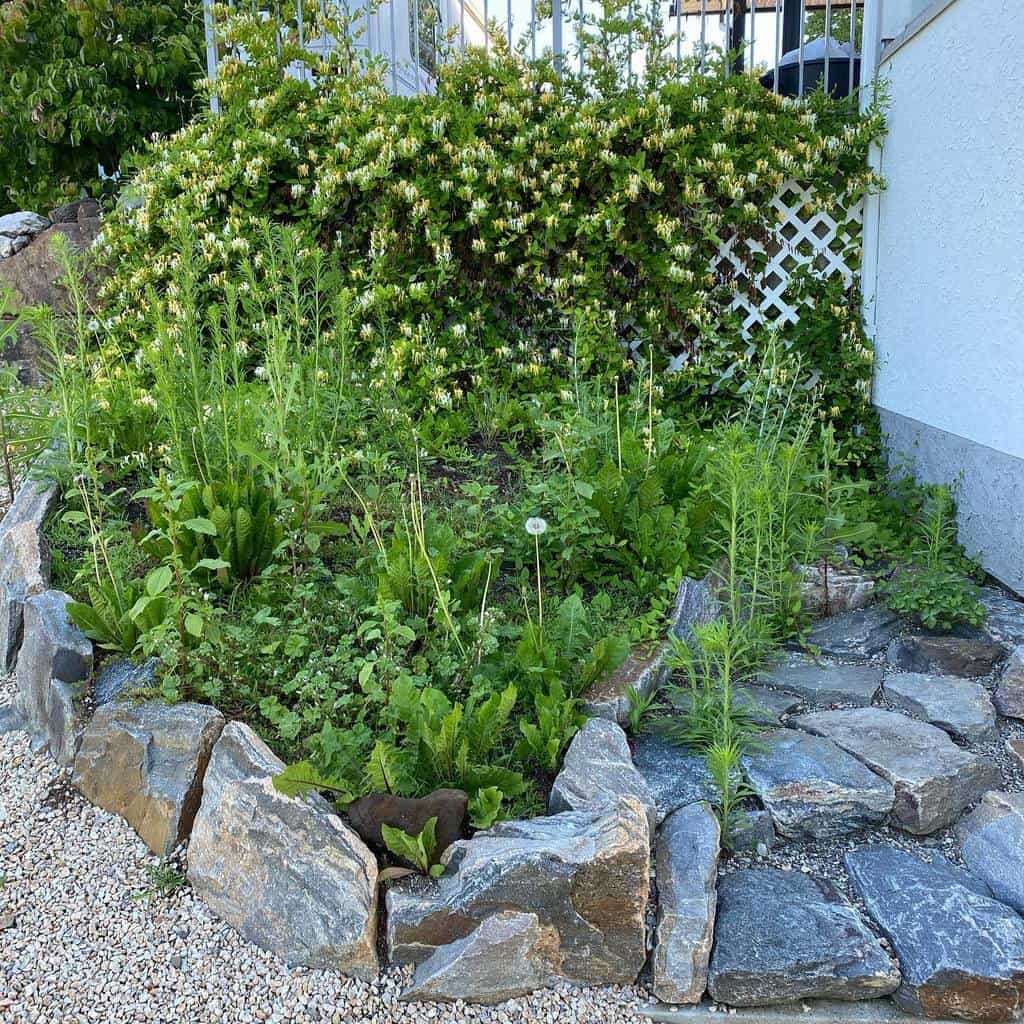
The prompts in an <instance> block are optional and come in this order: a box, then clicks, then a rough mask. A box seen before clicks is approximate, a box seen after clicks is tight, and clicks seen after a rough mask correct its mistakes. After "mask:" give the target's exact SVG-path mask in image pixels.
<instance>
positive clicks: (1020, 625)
mask: <svg viewBox="0 0 1024 1024" xmlns="http://www.w3.org/2000/svg"><path fill="white" fill-rule="evenodd" d="M978 600H980V601H981V603H982V604H983V605H984V606H985V612H986V613H987V616H988V618H987V620H986V622H985V625H984V626H983V627H982V629H984V631H985V633H986V634H987V635H988V637H989V638H990V639H991V640H995V641H997V642H998V643H1003V644H1010V645H1012V646H1016V645H1017V644H1024V601H1021V600H1019V599H1018V598H1015V597H1010V595H1009V594H1006V593H1004V592H1003V591H1001V590H997V589H996V588H995V587H982V588H981V590H980V592H979V593H978Z"/></svg>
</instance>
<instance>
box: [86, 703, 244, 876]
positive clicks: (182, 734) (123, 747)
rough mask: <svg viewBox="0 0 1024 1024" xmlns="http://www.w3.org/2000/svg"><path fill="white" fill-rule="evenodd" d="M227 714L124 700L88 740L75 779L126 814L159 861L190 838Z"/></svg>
mask: <svg viewBox="0 0 1024 1024" xmlns="http://www.w3.org/2000/svg"><path fill="white" fill-rule="evenodd" d="M223 727H224V716H223V715H222V714H221V713H220V712H219V711H217V710H216V709H214V708H211V707H208V706H206V705H204V704H191V703H186V704H164V703H162V702H160V701H149V702H147V703H145V704H128V703H124V702H118V703H114V704H107V705H104V706H103V707H101V708H99V709H98V710H97V711H96V713H95V714H94V715H93V717H92V720H91V721H90V722H89V724H88V725H87V726H86V728H85V731H84V733H83V734H82V743H81V746H80V747H79V750H78V755H77V757H76V758H75V766H74V774H73V776H72V781H73V782H74V784H75V785H76V786H77V787H78V789H79V790H80V791H81V793H82V795H83V796H84V797H85V798H86V800H88V801H89V802H90V803H92V804H95V805H96V806H97V807H102V808H103V809H104V810H107V811H111V812H112V813H114V814H119V815H120V816H121V817H122V818H124V819H125V821H127V822H128V824H129V825H131V826H132V828H134V829H135V831H136V832H138V834H139V836H140V837H141V838H142V841H143V842H144V843H145V844H146V845H147V846H148V847H149V848H150V849H151V850H152V851H153V853H155V854H156V855H157V856H159V857H169V856H170V855H171V853H172V852H173V851H174V849H175V848H176V847H177V846H178V845H179V844H180V843H182V842H184V840H186V839H187V838H188V836H189V833H190V832H191V830H192V822H193V819H194V818H195V815H196V811H197V810H198V809H199V799H200V797H201V795H202V791H203V774H204V773H205V771H206V766H207V764H208V763H209V760H210V753H211V752H212V750H213V745H214V743H215V742H216V740H217V737H218V736H219V735H220V732H221V729H222V728H223Z"/></svg>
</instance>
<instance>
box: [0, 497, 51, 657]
mask: <svg viewBox="0 0 1024 1024" xmlns="http://www.w3.org/2000/svg"><path fill="white" fill-rule="evenodd" d="M57 496H58V488H57V485H56V484H55V483H53V482H52V481H50V480H44V479H36V478H34V477H30V478H29V479H28V480H26V481H25V482H24V483H23V484H22V485H21V487H20V488H19V490H18V493H17V495H16V496H15V499H14V503H13V504H12V505H11V507H10V508H9V509H8V510H7V514H6V515H5V516H4V518H3V522H0V671H3V672H9V671H10V670H11V669H12V668H14V664H15V661H16V660H17V657H18V649H19V648H20V647H21V635H22V627H23V618H24V610H25V601H26V599H27V598H29V597H31V596H32V595H34V594H39V593H42V591H44V590H46V588H47V587H48V586H49V585H50V552H49V549H48V547H47V545H46V541H45V540H44V539H43V535H42V529H43V523H44V521H45V520H46V517H47V516H48V515H49V514H50V512H51V511H52V509H53V506H54V504H55V503H56V501H57Z"/></svg>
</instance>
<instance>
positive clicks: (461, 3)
mask: <svg viewBox="0 0 1024 1024" xmlns="http://www.w3.org/2000/svg"><path fill="white" fill-rule="evenodd" d="M214 3H215V0H203V9H204V18H205V25H206V41H207V64H208V72H209V75H210V77H211V78H213V79H215V78H216V75H217V68H218V64H219V62H220V61H221V60H222V59H223V58H224V55H225V52H226V49H225V46H224V44H223V41H222V40H221V39H220V38H219V32H218V26H217V24H216V22H215V18H214ZM541 3H543V4H544V10H543V14H544V16H541V10H540V6H539V5H540V4H541ZM873 3H876V4H877V3H878V0H655V2H654V3H649V2H648V0H631V6H629V7H627V8H626V9H625V14H626V16H627V17H630V18H633V19H636V21H637V24H638V25H639V24H640V22H641V21H643V23H644V24H645V25H646V27H647V31H646V32H645V33H640V32H638V36H639V35H646V36H647V37H648V38H650V36H651V35H652V34H655V35H656V36H657V39H658V42H657V44H656V45H658V46H659V48H660V49H661V51H662V55H663V56H670V57H671V56H675V57H676V58H679V67H680V68H682V67H684V64H683V62H682V58H684V57H686V58H689V57H693V56H696V57H698V58H699V66H701V67H704V66H705V65H706V64H707V63H709V62H710V61H711V60H712V59H713V58H715V57H717V56H721V55H723V54H729V60H728V61H727V62H726V71H727V73H728V72H731V71H755V72H756V73H758V74H759V75H761V77H762V81H763V83H764V84H765V86H766V87H767V88H771V89H773V90H774V91H776V92H782V93H784V94H786V95H803V94H804V93H805V92H807V91H810V90H811V89H813V88H815V87H817V86H818V85H819V84H820V83H821V82H823V81H824V82H827V83H828V87H829V89H830V91H832V92H833V93H834V94H839V95H847V94H849V93H851V92H853V91H854V90H855V89H856V88H857V86H858V85H859V82H860V79H861V71H860V63H861V53H862V50H863V47H864V40H863V30H862V24H863V23H864V8H865V5H867V6H869V7H870V6H872V4H873ZM548 5H550V7H548ZM228 6H229V7H235V6H236V5H235V4H229V5H228ZM237 6H239V7H242V6H248V4H247V0H238V3H237ZM249 9H252V10H256V11H258V12H259V13H260V15H261V16H262V17H264V18H266V19H276V20H278V21H279V22H280V31H281V32H282V34H283V35H287V36H288V37H289V38H291V39H292V40H293V41H297V42H298V44H299V46H300V48H303V49H305V50H306V51H307V52H308V53H309V54H310V60H309V61H308V62H302V63H298V64H293V65H290V66H289V67H288V68H287V69H284V70H285V72H286V73H288V74H292V75H294V76H297V77H301V76H303V75H311V74H315V73H316V66H317V63H318V60H319V59H320V58H322V57H324V56H326V54H327V53H328V52H329V51H330V50H331V49H332V48H333V46H334V44H335V40H334V37H333V36H332V35H331V30H330V29H329V28H328V27H327V26H328V25H332V26H333V25H336V24H338V23H342V24H345V25H347V26H349V30H350V31H351V32H352V33H353V35H354V36H355V37H357V39H358V42H357V43H356V46H357V47H358V48H359V49H360V50H361V51H363V52H365V54H366V56H367V57H368V58H373V59H377V60H383V61H384V62H385V63H386V64H387V66H388V69H389V75H390V79H391V88H392V90H393V91H395V92H399V93H403V94H413V93H417V92H429V91H432V89H433V87H434V81H435V77H434V76H435V73H436V71H437V67H438V62H439V61H441V60H443V59H445V55H446V54H451V53H461V52H464V51H465V50H466V49H467V48H468V47H474V46H475V47H488V46H490V45H493V43H494V41H495V40H496V38H497V37H498V36H499V35H501V36H504V37H505V38H506V39H507V40H508V41H509V43H510V44H511V45H512V46H513V47H515V48H518V50H519V52H520V53H522V54H523V56H524V57H528V58H537V57H542V56H545V55H548V56H550V57H551V58H552V59H553V60H554V61H555V63H556V66H562V67H569V66H572V65H573V64H574V63H575V64H577V65H578V66H580V67H582V66H583V63H584V61H585V60H586V47H587V39H588V33H592V32H593V28H594V26H595V25H596V24H597V21H598V19H599V18H600V17H601V15H602V10H603V5H602V4H601V3H599V2H598V0H353V3H352V4H349V3H347V2H346V3H338V2H336V0H305V2H304V3H296V2H295V0H292V2H291V3H288V4H282V3H280V2H271V3H268V0H256V2H255V3H253V4H252V5H251V7H249ZM549 10H550V13H548V12H549ZM646 59H647V51H645V48H644V46H643V45H640V43H639V42H638V43H637V46H636V48H635V51H634V49H633V47H632V45H631V44H630V49H629V53H628V65H629V69H630V74H632V73H633V72H634V71H636V72H639V71H641V70H642V69H643V67H644V64H645V62H646Z"/></svg>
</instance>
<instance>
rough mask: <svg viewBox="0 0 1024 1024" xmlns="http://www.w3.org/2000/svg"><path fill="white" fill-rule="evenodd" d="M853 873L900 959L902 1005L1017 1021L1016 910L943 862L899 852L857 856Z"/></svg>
mask: <svg viewBox="0 0 1024 1024" xmlns="http://www.w3.org/2000/svg"><path fill="white" fill-rule="evenodd" d="M846 868H847V871H848V872H849V874H850V878H851V880H852V881H853V885H854V887H855V888H856V890H857V892H858V894H859V895H860V897H861V899H862V900H863V901H864V903H865V905H866V907H867V910H868V913H869V914H870V915H871V916H872V917H873V918H874V920H875V922H876V923H877V924H878V926H879V927H880V928H881V930H882V932H883V933H884V934H885V935H886V937H887V938H888V939H889V941H890V942H891V943H892V946H893V949H894V950H895V951H896V955H897V957H898V958H899V961H900V969H901V971H902V974H903V983H902V984H901V986H900V988H899V990H898V992H897V993H896V994H895V999H896V1002H897V1004H898V1005H899V1006H901V1007H902V1008H903V1009H905V1010H908V1011H909V1012H911V1013H915V1014H919V1015H921V1016H927V1017H956V1018H962V1019H965V1020H980V1021H987V1020H992V1021H996V1020H1011V1019H1012V1018H1013V1017H1014V1016H1015V1015H1016V1014H1017V1013H1018V1012H1019V1011H1020V1010H1021V1008H1022V1007H1024V919H1022V918H1021V917H1019V916H1018V915H1017V914H1016V913H1015V912H1014V911H1013V910H1011V909H1010V908H1009V907H1007V906H1005V905H1004V904H1002V903H1000V902H998V901H997V900H995V899H992V898H990V897H988V896H985V895H983V894H982V892H981V891H979V889H978V888H976V887H974V886H970V885H966V884H964V882H965V879H964V874H965V873H964V872H958V871H956V870H953V869H951V867H950V865H949V864H948V863H947V862H945V861H943V860H942V859H936V860H935V861H934V862H932V863H928V862H926V861H923V860H921V859H919V858H918V857H915V856H914V855H913V854H911V853H908V852H906V851H905V850H900V849H898V848H896V847H892V846H868V847H863V848H861V849H859V850H854V851H851V852H850V853H848V854H847V855H846Z"/></svg>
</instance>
